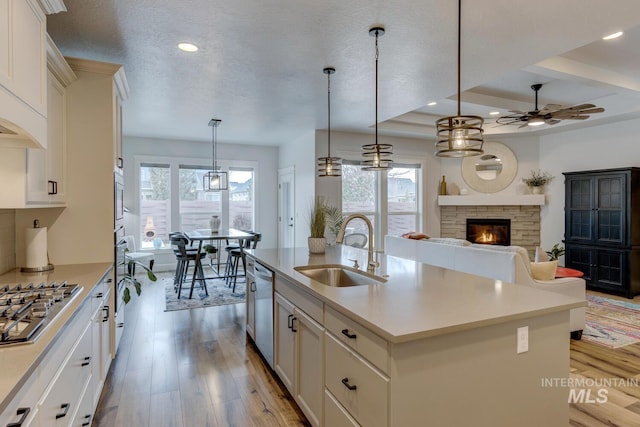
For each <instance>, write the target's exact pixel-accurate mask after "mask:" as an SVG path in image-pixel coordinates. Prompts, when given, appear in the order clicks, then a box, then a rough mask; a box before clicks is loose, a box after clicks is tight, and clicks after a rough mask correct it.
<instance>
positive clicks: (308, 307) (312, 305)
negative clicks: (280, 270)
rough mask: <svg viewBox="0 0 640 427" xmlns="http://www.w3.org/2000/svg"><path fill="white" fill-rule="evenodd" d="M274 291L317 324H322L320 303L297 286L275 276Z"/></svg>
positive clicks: (321, 305)
mask: <svg viewBox="0 0 640 427" xmlns="http://www.w3.org/2000/svg"><path fill="white" fill-rule="evenodd" d="M275 290H276V291H278V292H279V293H280V294H281V295H282V296H284V297H285V298H287V299H288V300H289V301H291V302H292V303H293V305H295V306H296V307H298V308H300V309H301V310H302V311H304V312H305V313H307V314H308V315H309V316H311V318H312V319H313V320H315V321H316V322H318V323H323V322H322V317H323V316H322V307H323V304H322V301H320V300H319V299H318V298H316V297H314V296H313V295H311V294H309V293H307V292H305V291H303V290H302V289H300V287H299V286H297V285H294V284H292V283H291V282H289V281H288V280H287V279H285V278H283V277H282V276H280V275H276V280H275Z"/></svg>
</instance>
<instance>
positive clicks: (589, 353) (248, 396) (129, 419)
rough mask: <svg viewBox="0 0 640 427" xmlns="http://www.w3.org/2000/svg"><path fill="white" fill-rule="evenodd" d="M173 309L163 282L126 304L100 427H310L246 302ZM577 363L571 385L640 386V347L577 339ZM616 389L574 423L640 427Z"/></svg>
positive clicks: (583, 408)
mask: <svg viewBox="0 0 640 427" xmlns="http://www.w3.org/2000/svg"><path fill="white" fill-rule="evenodd" d="M606 296H607V297H611V296H609V295H606ZM622 299H624V298H622ZM635 302H636V303H639V304H640V297H636V299H635ZM164 307H165V302H164V289H162V286H157V284H155V283H152V284H148V285H145V286H144V291H143V294H142V297H140V298H135V299H134V300H133V301H132V303H130V304H129V306H128V307H127V312H126V320H127V326H126V329H125V332H124V335H123V338H122V342H121V344H120V349H119V351H118V357H117V358H116V359H115V360H114V361H113V363H112V365H111V370H110V373H109V376H108V378H107V383H106V384H105V388H104V390H103V392H102V396H101V398H100V403H99V404H98V410H97V411H96V416H95V419H94V423H93V425H94V426H105V427H112V426H127V427H129V426H135V427H144V426H150V427H151V426H152V427H163V426H167V427H168V426H171V427H192V426H197V427H201V426H202V427H204V426H212V427H213V426H215V427H226V426H239V427H240V426H241V427H246V426H308V425H309V424H308V422H307V421H306V419H305V417H304V415H303V414H302V413H301V412H300V410H299V409H298V407H297V406H296V404H295V403H294V402H293V400H292V399H291V397H290V395H289V394H288V393H287V392H286V391H285V389H284V386H283V385H282V384H281V383H280V382H279V381H278V380H276V379H274V377H273V376H272V375H271V373H270V372H269V370H268V368H267V367H266V365H265V364H264V362H263V361H262V359H261V358H260V356H259V355H258V353H257V352H256V350H255V348H254V346H253V345H252V344H248V343H247V341H246V338H245V332H244V316H245V306H244V304H235V305H227V306H219V307H208V308H206V309H194V310H181V311H173V312H164ZM570 366H571V377H572V378H593V379H597V378H605V379H610V378H625V379H626V378H636V379H639V381H640V343H638V344H634V345H630V346H626V347H623V348H621V349H617V350H610V349H606V348H603V347H599V346H596V345H593V344H589V343H587V342H585V341H571V361H570ZM607 390H608V395H607V397H608V399H607V402H606V403H580V404H571V405H570V409H569V410H570V424H571V425H572V426H584V427H600V426H620V427H631V426H640V387H611V388H607ZM596 391H597V390H594V391H592V395H591V398H595V397H596V394H595V393H596Z"/></svg>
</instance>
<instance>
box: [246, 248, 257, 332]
mask: <svg viewBox="0 0 640 427" xmlns="http://www.w3.org/2000/svg"><path fill="white" fill-rule="evenodd" d="M247 263H249V258H247ZM246 281H247V316H246V320H247V323H246V331H247V335H249V336H250V337H251V338H252V339H253V341H254V342H255V340H256V332H255V330H256V279H255V278H254V277H253V275H252V274H249V273H248V272H247V279H246Z"/></svg>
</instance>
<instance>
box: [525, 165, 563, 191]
mask: <svg viewBox="0 0 640 427" xmlns="http://www.w3.org/2000/svg"><path fill="white" fill-rule="evenodd" d="M553 178H555V177H554V176H553V175H551V174H550V173H549V172H541V171H540V170H539V169H538V170H537V171H533V170H532V171H531V174H530V175H529V176H528V177H527V178H522V182H524V183H525V184H527V186H528V187H529V188H530V189H531V192H532V193H533V194H542V193H544V186H545V185H546V184H547V183H549V182H550V181H551V180H552V179H553Z"/></svg>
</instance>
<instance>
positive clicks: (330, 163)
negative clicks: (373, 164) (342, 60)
mask: <svg viewBox="0 0 640 427" xmlns="http://www.w3.org/2000/svg"><path fill="white" fill-rule="evenodd" d="M322 72H323V73H325V74H326V75H327V157H318V166H319V167H320V169H318V176H319V177H323V178H324V177H332V176H340V175H341V172H342V164H341V163H340V162H341V161H342V159H341V158H340V157H331V74H334V73H335V72H336V69H335V68H333V67H327V68H325V69H323V70H322Z"/></svg>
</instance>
